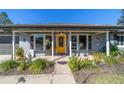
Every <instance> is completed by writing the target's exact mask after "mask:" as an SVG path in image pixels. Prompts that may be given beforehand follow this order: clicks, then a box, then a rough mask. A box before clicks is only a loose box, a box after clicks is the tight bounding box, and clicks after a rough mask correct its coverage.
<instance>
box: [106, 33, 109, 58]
mask: <svg viewBox="0 0 124 93" xmlns="http://www.w3.org/2000/svg"><path fill="white" fill-rule="evenodd" d="M109 44H110V41H109V32H106V55H107V56H109V55H110V46H109Z"/></svg>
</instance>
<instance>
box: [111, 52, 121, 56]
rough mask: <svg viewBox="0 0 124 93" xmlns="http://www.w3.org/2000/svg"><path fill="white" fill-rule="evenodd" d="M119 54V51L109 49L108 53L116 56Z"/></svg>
mask: <svg viewBox="0 0 124 93" xmlns="http://www.w3.org/2000/svg"><path fill="white" fill-rule="evenodd" d="M119 54H120V51H111V53H110V55H111V56H113V57H116V56H118V55H119Z"/></svg>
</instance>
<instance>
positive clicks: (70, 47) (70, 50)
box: [69, 32, 72, 57]
mask: <svg viewBox="0 0 124 93" xmlns="http://www.w3.org/2000/svg"><path fill="white" fill-rule="evenodd" d="M71 43H72V42H71V32H69V55H70V57H71V56H72V44H71Z"/></svg>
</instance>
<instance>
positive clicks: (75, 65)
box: [68, 57, 97, 72]
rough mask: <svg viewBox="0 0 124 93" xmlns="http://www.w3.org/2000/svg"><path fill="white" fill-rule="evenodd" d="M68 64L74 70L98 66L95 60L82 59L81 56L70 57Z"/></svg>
mask: <svg viewBox="0 0 124 93" xmlns="http://www.w3.org/2000/svg"><path fill="white" fill-rule="evenodd" d="M68 65H69V67H70V69H71V70H72V71H73V72H74V71H79V70H80V69H92V68H96V67H97V66H96V63H95V61H93V60H89V59H81V58H79V57H70V58H69V62H68Z"/></svg>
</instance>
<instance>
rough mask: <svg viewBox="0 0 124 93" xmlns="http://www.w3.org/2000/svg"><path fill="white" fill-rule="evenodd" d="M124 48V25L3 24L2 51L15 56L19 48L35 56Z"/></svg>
mask: <svg viewBox="0 0 124 93" xmlns="http://www.w3.org/2000/svg"><path fill="white" fill-rule="evenodd" d="M115 42H116V44H117V45H118V47H119V49H122V50H123V48H124V26H118V25H84V24H34V25H32V24H20V25H1V26H0V54H2V55H3V54H12V56H13V59H15V51H16V48H17V47H22V48H23V49H24V54H25V55H28V54H29V53H30V54H31V55H32V57H34V56H46V55H51V56H52V59H54V55H70V56H72V55H75V56H84V55H90V54H91V53H92V52H94V51H102V50H104V49H105V51H106V54H107V55H109V54H110V45H111V44H113V43H115Z"/></svg>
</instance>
